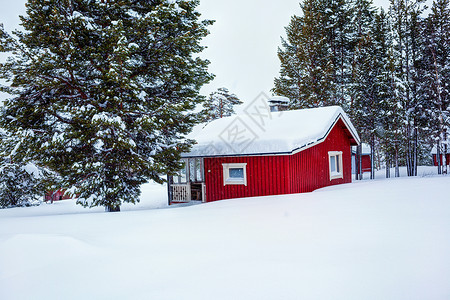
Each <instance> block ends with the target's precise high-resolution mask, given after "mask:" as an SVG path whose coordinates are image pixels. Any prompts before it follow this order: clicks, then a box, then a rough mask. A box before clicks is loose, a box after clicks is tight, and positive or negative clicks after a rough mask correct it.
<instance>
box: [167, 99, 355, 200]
mask: <svg viewBox="0 0 450 300" xmlns="http://www.w3.org/2000/svg"><path fill="white" fill-rule="evenodd" d="M189 138H192V139H195V140H196V141H197V144H196V145H194V146H193V148H192V150H191V152H190V153H185V154H183V155H182V157H183V159H184V160H185V168H184V169H183V170H182V171H181V172H180V174H179V175H178V176H174V177H169V201H170V202H171V203H176V202H188V201H190V200H202V201H203V202H211V201H216V200H221V199H228V198H241V197H253V196H266V195H278V194H290V193H302V192H310V191H313V190H316V189H318V188H321V187H325V186H329V185H335V184H342V183H349V182H351V146H352V145H358V144H359V137H358V135H357V133H356V130H355V128H354V127H353V125H352V124H351V122H350V120H349V118H348V117H347V115H346V114H345V112H344V111H343V110H342V109H341V108H340V107H338V106H330V107H323V108H314V109H304V110H293V111H285V112H270V111H268V112H265V113H264V114H261V113H260V114H251V113H247V114H243V115H238V116H233V117H228V118H223V119H219V120H215V121H213V122H211V123H209V124H207V125H206V126H204V127H202V128H199V129H198V130H196V131H194V132H193V134H192V135H191V136H189Z"/></svg>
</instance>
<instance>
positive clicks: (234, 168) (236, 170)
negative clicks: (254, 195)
mask: <svg viewBox="0 0 450 300" xmlns="http://www.w3.org/2000/svg"><path fill="white" fill-rule="evenodd" d="M222 166H223V185H228V184H241V185H245V186H246V185H247V164H246V163H233V164H222Z"/></svg>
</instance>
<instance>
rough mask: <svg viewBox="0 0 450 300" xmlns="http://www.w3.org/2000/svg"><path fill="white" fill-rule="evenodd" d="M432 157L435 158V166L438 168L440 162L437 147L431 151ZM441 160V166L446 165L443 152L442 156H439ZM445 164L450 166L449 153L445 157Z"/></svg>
mask: <svg viewBox="0 0 450 300" xmlns="http://www.w3.org/2000/svg"><path fill="white" fill-rule="evenodd" d="M449 150H450V149H449ZM431 155H432V156H433V165H434V166H437V165H438V161H437V148H436V146H434V147H433V149H432V150H431ZM439 157H440V159H441V165H444V160H443V159H444V154H443V151H441V154H440V155H439ZM445 164H446V165H449V164H450V153H447V154H446V155H445Z"/></svg>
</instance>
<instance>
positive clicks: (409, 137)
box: [273, 0, 450, 177]
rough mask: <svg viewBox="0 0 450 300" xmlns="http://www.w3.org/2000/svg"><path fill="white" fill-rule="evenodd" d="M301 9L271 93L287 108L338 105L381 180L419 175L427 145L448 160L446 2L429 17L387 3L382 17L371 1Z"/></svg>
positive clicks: (413, 5)
mask: <svg viewBox="0 0 450 300" xmlns="http://www.w3.org/2000/svg"><path fill="white" fill-rule="evenodd" d="M300 6H301V10H302V14H301V15H300V16H297V15H294V16H293V17H292V18H291V21H290V23H289V25H288V26H287V27H286V38H284V39H282V43H281V46H280V47H279V49H278V57H279V59H280V63H281V68H280V74H279V76H278V77H277V78H275V81H274V88H273V92H274V93H275V94H277V95H281V96H286V97H288V98H289V99H290V108H291V109H298V108H311V107H319V106H327V105H340V106H342V107H343V108H344V109H345V110H346V111H347V112H348V113H349V115H350V116H351V118H352V120H353V122H354V124H355V126H356V127H357V129H358V132H359V133H360V136H361V139H362V141H363V142H366V143H368V144H370V146H371V149H372V161H374V159H375V155H374V151H377V152H379V153H381V155H380V157H381V158H382V161H383V163H384V164H385V165H386V166H387V168H386V176H387V177H389V176H390V173H389V170H390V168H389V167H390V166H395V176H399V166H400V165H406V167H407V173H408V175H409V176H414V175H417V166H418V164H421V163H425V162H426V160H427V159H428V160H429V152H430V149H431V146H433V145H434V146H435V147H437V151H438V152H441V153H442V152H444V153H446V152H447V144H446V141H447V136H446V135H447V133H446V129H447V127H448V125H449V121H450V107H449V102H450V96H449V90H450V55H449V51H450V9H449V0H435V1H434V2H433V3H432V6H431V8H430V10H426V6H425V5H424V1H423V0H391V1H390V6H389V8H388V9H387V11H385V10H383V9H382V8H381V9H377V8H375V7H374V5H373V3H372V2H371V1H370V0H305V1H304V2H302V3H301V4H300ZM444 157H445V155H444ZM438 159H439V155H438ZM441 163H442V162H441ZM372 169H373V168H372ZM439 172H440V168H439ZM372 176H373V174H372Z"/></svg>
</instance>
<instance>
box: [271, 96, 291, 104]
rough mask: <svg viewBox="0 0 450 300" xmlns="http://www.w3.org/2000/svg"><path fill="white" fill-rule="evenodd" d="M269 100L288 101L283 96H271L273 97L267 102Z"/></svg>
mask: <svg viewBox="0 0 450 300" xmlns="http://www.w3.org/2000/svg"><path fill="white" fill-rule="evenodd" d="M270 102H277V103H289V98H287V97H283V96H273V97H270V99H269V103H270Z"/></svg>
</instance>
